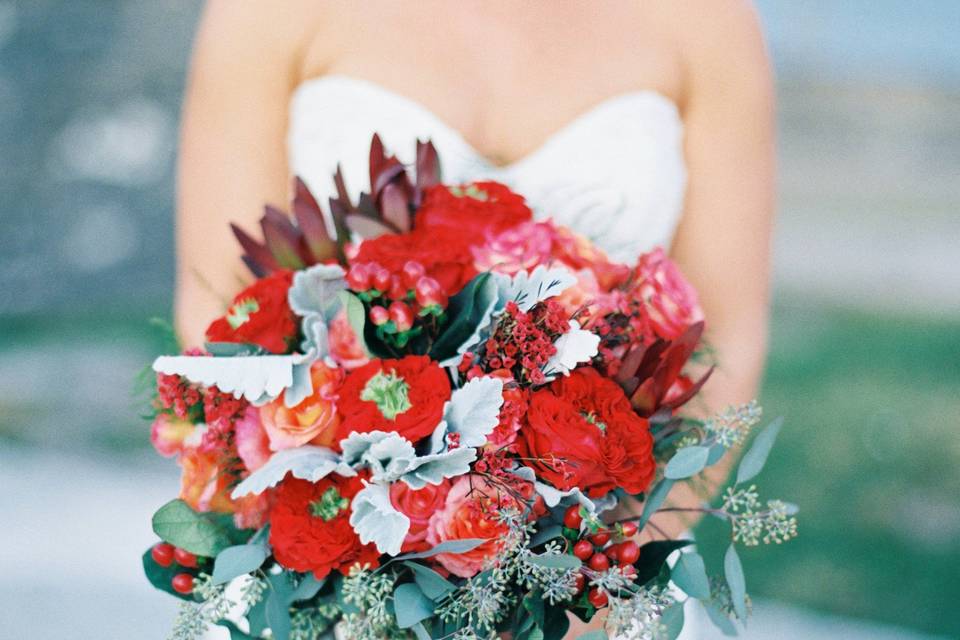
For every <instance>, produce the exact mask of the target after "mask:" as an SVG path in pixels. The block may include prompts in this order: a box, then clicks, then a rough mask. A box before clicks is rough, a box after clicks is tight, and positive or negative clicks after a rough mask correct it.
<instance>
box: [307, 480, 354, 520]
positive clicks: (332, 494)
mask: <svg viewBox="0 0 960 640" xmlns="http://www.w3.org/2000/svg"><path fill="white" fill-rule="evenodd" d="M349 506H350V501H349V500H347V499H346V498H344V497H343V496H341V495H340V492H339V491H337V488H336V487H330V488H329V489H327V490H326V491H324V492H323V495H322V496H320V499H319V500H314V501H313V502H311V503H310V515H312V516H313V517H315V518H323V521H324V522H330V521H331V520H333V519H334V518H336V517H337V516H338V515H340V512H341V511H345V510H346V509H347V507H349Z"/></svg>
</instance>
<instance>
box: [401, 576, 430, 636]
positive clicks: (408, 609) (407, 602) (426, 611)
mask: <svg viewBox="0 0 960 640" xmlns="http://www.w3.org/2000/svg"><path fill="white" fill-rule="evenodd" d="M393 606H394V612H395V614H396V617H397V626H398V627H400V628H401V629H409V628H410V627H412V626H413V625H415V624H417V623H418V622H421V621H423V620H427V619H428V618H430V617H432V616H433V602H432V601H431V600H430V598H428V597H427V596H426V595H424V593H423V591H421V590H420V587H418V586H417V585H416V583H412V582H407V583H404V584H401V585H399V586H398V587H397V588H396V590H395V591H394V592H393Z"/></svg>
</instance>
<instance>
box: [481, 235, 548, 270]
mask: <svg viewBox="0 0 960 640" xmlns="http://www.w3.org/2000/svg"><path fill="white" fill-rule="evenodd" d="M554 233H555V232H554V228H553V226H552V225H550V224H549V223H546V222H526V223H524V224H521V225H518V226H516V227H513V228H511V229H507V230H506V231H502V232H500V233H499V234H496V235H491V236H487V241H486V242H485V243H484V244H483V245H481V246H479V247H471V249H470V250H471V251H472V252H473V261H474V262H473V266H474V267H475V268H476V269H477V271H496V272H497V273H505V274H507V275H511V276H512V275H514V274H516V273H517V272H518V271H522V270H527V271H532V270H533V268H534V267H536V266H537V265H540V264H548V263H549V262H550V251H551V249H552V248H553V238H554Z"/></svg>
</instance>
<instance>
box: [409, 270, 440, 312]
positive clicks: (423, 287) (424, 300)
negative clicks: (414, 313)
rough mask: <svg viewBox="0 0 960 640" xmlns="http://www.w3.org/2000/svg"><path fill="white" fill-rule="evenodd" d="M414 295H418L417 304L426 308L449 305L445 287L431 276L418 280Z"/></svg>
mask: <svg viewBox="0 0 960 640" xmlns="http://www.w3.org/2000/svg"><path fill="white" fill-rule="evenodd" d="M414 293H416V294H417V302H419V303H420V304H421V305H423V306H425V307H429V306H432V305H437V306H440V307H443V306H446V304H447V294H446V292H444V290H443V287H441V286H440V283H439V282H437V281H436V280H434V279H433V278H431V277H430V276H423V277H422V278H420V279H419V280H417V284H416V289H415V291H414Z"/></svg>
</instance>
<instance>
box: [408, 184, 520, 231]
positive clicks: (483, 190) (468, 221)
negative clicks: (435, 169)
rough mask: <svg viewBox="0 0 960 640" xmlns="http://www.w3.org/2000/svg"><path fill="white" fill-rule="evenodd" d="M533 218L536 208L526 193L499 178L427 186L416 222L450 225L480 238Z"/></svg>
mask: <svg viewBox="0 0 960 640" xmlns="http://www.w3.org/2000/svg"><path fill="white" fill-rule="evenodd" d="M532 219H533V212H532V211H530V207H528V206H527V204H526V202H524V200H523V196H521V195H518V194H516V193H514V192H513V191H511V190H510V189H509V188H507V187H506V186H505V185H502V184H500V183H499V182H474V183H471V184H467V185H462V186H459V187H448V186H445V185H437V186H435V187H431V188H429V189H427V191H426V195H425V197H424V200H423V204H422V205H421V206H420V209H418V210H417V217H416V224H417V226H420V227H433V228H438V227H440V228H446V229H451V230H453V231H455V232H457V233H458V234H463V235H466V236H467V237H468V238H475V239H477V241H478V242H479V241H482V239H483V238H484V236H486V235H487V234H488V233H499V232H501V231H504V230H506V229H509V228H510V227H514V226H516V225H518V224H520V223H521V222H527V221H529V220H532Z"/></svg>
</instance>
